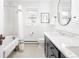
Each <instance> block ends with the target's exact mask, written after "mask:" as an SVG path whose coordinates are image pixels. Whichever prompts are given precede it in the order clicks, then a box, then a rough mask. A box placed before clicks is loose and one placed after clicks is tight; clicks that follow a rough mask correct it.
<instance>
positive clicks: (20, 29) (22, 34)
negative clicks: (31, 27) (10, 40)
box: [18, 5, 24, 39]
mask: <svg viewBox="0 0 79 59" xmlns="http://www.w3.org/2000/svg"><path fill="white" fill-rule="evenodd" d="M18 30H19V31H18V34H19V37H20V39H23V37H24V32H23V13H22V6H21V5H19V6H18Z"/></svg>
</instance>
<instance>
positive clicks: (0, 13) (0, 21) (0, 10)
mask: <svg viewBox="0 0 79 59" xmlns="http://www.w3.org/2000/svg"><path fill="white" fill-rule="evenodd" d="M3 26H4V0H0V34H3Z"/></svg>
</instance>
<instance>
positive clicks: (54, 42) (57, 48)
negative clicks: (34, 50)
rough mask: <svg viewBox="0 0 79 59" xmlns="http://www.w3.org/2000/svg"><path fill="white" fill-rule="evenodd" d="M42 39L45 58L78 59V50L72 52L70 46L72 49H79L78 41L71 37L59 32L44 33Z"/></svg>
mask: <svg viewBox="0 0 79 59" xmlns="http://www.w3.org/2000/svg"><path fill="white" fill-rule="evenodd" d="M44 37H45V40H44V50H45V56H46V57H47V58H73V57H78V53H77V54H76V52H77V50H78V49H77V50H75V49H74V51H73V50H72V49H73V48H71V47H72V46H74V48H75V47H79V40H78V38H74V37H73V35H72V36H69V35H68V34H64V33H60V32H45V33H44ZM67 47H70V48H67ZM71 50H72V51H71Z"/></svg>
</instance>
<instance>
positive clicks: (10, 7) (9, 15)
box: [4, 0, 18, 35]
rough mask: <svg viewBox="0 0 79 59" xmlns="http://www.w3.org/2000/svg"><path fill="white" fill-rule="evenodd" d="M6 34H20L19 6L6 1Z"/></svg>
mask: <svg viewBox="0 0 79 59" xmlns="http://www.w3.org/2000/svg"><path fill="white" fill-rule="evenodd" d="M4 9H5V10H4V13H5V15H4V34H5V35H17V34H18V13H17V5H16V4H15V3H13V2H8V1H7V0H5V4H4Z"/></svg>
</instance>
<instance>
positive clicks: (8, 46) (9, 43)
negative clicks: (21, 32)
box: [0, 36, 19, 58]
mask: <svg viewBox="0 0 79 59" xmlns="http://www.w3.org/2000/svg"><path fill="white" fill-rule="evenodd" d="M18 44H19V39H18V38H16V39H13V36H7V37H6V38H5V40H4V41H3V44H2V45H1V46H0V49H2V50H0V54H1V55H0V57H1V58H5V57H8V56H9V54H10V53H11V52H12V51H13V50H14V49H15V47H16V46H17V45H18Z"/></svg>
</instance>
